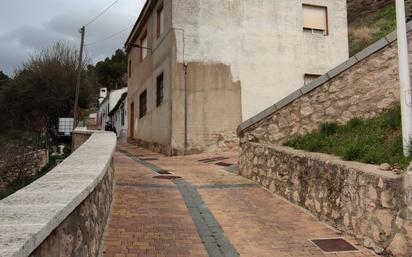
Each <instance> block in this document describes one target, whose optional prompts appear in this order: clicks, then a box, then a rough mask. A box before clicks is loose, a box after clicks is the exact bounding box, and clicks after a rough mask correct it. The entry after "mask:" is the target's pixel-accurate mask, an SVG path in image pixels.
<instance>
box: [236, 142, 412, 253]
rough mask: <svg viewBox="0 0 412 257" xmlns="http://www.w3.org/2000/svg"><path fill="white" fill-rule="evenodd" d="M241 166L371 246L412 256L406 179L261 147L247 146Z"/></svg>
mask: <svg viewBox="0 0 412 257" xmlns="http://www.w3.org/2000/svg"><path fill="white" fill-rule="evenodd" d="M240 167H241V169H240V174H241V175H243V176H245V177H247V178H249V179H251V180H253V181H256V182H258V183H260V184H261V185H263V186H264V187H265V188H267V189H268V190H269V191H271V192H272V193H276V194H278V195H280V196H282V197H284V198H286V199H287V200H288V201H290V202H292V203H294V204H297V205H299V206H301V207H303V208H305V209H307V210H309V211H310V212H311V213H312V214H314V215H315V216H316V217H318V218H319V219H321V220H325V221H327V222H329V223H330V224H332V225H333V226H335V227H337V228H338V229H340V230H343V231H346V232H349V233H350V234H353V235H354V236H356V238H357V239H358V240H359V241H360V243H361V244H363V245H365V246H366V247H369V248H372V249H374V250H375V251H376V252H378V253H384V252H385V253H389V254H391V255H392V256H397V257H398V256H399V257H410V256H412V255H411V254H412V240H411V239H412V234H411V233H412V230H410V228H411V226H410V223H409V222H408V220H407V205H406V204H407V203H406V202H405V190H404V183H405V177H404V176H403V175H395V174H393V173H391V172H388V171H382V170H379V168H378V166H376V165H369V164H363V163H357V162H348V161H342V160H341V159H339V158H338V157H333V156H329V155H326V154H319V153H308V152H304V151H298V150H294V149H291V148H288V147H282V146H275V145H267V144H256V143H246V144H242V154H241V156H240ZM409 186H411V185H409ZM411 207H412V205H410V206H409V208H411ZM408 230H409V231H408ZM408 240H409V241H408Z"/></svg>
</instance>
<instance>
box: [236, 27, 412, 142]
mask: <svg viewBox="0 0 412 257" xmlns="http://www.w3.org/2000/svg"><path fill="white" fill-rule="evenodd" d="M411 25H412V24H411V23H410V24H409V30H410V29H411ZM395 39H396V34H393V33H392V34H390V35H388V36H387V37H386V38H384V39H382V40H380V41H378V42H377V43H375V44H374V45H372V46H371V47H369V48H367V49H365V50H363V51H362V52H360V53H358V54H357V55H355V56H354V57H352V58H350V59H349V60H348V61H346V62H345V63H343V64H341V65H340V66H338V67H336V68H335V69H333V70H331V71H329V72H328V73H327V74H325V75H323V76H322V77H320V78H319V79H318V80H316V81H314V82H312V83H311V84H309V85H307V86H305V87H303V88H301V89H300V90H297V91H295V92H294V93H293V94H291V95H289V96H288V97H287V98H285V99H283V100H282V101H280V102H278V103H277V104H275V105H274V107H273V108H275V110H274V111H270V108H269V109H268V110H267V111H268V114H265V112H263V113H261V114H259V115H264V118H263V119H260V120H259V121H258V122H253V119H254V118H252V119H251V121H252V123H251V125H249V126H246V127H244V128H243V129H241V130H238V132H239V134H240V136H241V137H242V138H246V139H245V140H247V141H253V142H261V143H264V142H265V143H271V144H279V143H282V142H284V141H285V140H287V139H289V138H292V137H296V136H298V135H302V134H306V133H307V132H310V131H312V130H314V129H317V128H318V127H319V125H320V123H323V122H339V123H346V122H347V121H349V120H350V119H351V118H354V117H360V118H370V117H373V116H375V115H377V114H378V113H381V112H382V111H384V110H387V109H388V108H390V107H391V106H392V105H393V104H394V103H395V102H398V101H399V82H398V59H397V45H396V40H395ZM388 41H389V42H391V43H388ZM409 44H410V45H411V44H412V34H411V33H410V34H409ZM410 49H412V47H410ZM371 53H372V54H371ZM359 60H360V61H359ZM410 60H411V61H412V52H411V50H410ZM259 115H257V116H259ZM247 122H248V121H246V122H245V123H247ZM242 126H244V124H242V125H241V126H240V128H242Z"/></svg>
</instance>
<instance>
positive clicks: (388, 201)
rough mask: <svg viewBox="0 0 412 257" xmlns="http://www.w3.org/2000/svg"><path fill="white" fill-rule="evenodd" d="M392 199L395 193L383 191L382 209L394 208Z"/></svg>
mask: <svg viewBox="0 0 412 257" xmlns="http://www.w3.org/2000/svg"><path fill="white" fill-rule="evenodd" d="M392 199H393V192H391V191H383V192H382V193H381V205H382V207H384V208H392V207H393V203H392Z"/></svg>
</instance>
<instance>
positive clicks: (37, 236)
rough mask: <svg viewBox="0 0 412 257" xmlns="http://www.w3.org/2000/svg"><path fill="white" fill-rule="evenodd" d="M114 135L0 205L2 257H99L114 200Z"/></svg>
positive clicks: (97, 138)
mask: <svg viewBox="0 0 412 257" xmlns="http://www.w3.org/2000/svg"><path fill="white" fill-rule="evenodd" d="M115 147H116V136H115V134H114V133H105V132H103V133H94V134H92V132H90V138H89V139H88V140H87V141H86V142H85V143H84V144H83V145H81V146H80V147H78V149H77V150H76V151H75V152H73V153H72V154H71V155H70V156H69V157H68V158H67V159H65V160H64V161H63V162H62V163H61V164H60V165H58V166H57V167H55V168H54V169H53V170H52V171H50V172H49V173H48V174H46V175H45V176H43V177H42V178H40V179H38V180H37V181H35V182H33V183H32V184H30V185H29V186H27V187H25V188H23V189H21V190H19V191H18V192H16V193H15V194H13V195H11V196H9V197H7V198H5V199H3V200H2V201H0V228H1V233H0V256H1V257H27V256H30V257H40V256H41V257H56V256H61V257H66V256H70V257H77V256H93V257H95V256H97V255H98V252H99V247H100V244H101V241H102V237H103V231H104V228H105V224H106V222H107V218H108V215H109V211H110V205H111V201H112V197H113V194H112V193H113V183H114V168H113V153H114V150H115Z"/></svg>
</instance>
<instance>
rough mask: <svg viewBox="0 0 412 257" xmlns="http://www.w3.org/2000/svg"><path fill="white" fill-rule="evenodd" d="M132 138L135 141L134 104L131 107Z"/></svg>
mask: <svg viewBox="0 0 412 257" xmlns="http://www.w3.org/2000/svg"><path fill="white" fill-rule="evenodd" d="M130 138H131V139H134V103H132V104H131V105H130Z"/></svg>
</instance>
